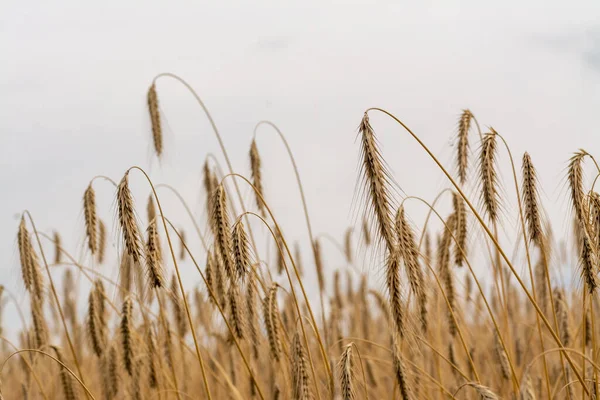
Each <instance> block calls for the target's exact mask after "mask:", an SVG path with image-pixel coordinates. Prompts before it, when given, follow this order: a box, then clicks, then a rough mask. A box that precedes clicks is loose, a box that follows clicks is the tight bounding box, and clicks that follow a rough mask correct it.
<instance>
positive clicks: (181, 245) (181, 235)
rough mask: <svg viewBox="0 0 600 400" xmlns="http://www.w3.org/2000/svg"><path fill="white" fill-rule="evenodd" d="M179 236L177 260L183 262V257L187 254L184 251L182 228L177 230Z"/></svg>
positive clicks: (183, 232) (184, 243)
mask: <svg viewBox="0 0 600 400" xmlns="http://www.w3.org/2000/svg"><path fill="white" fill-rule="evenodd" d="M179 236H180V237H181V240H180V247H179V259H180V260H181V261H183V260H185V256H186V254H187V251H186V250H185V245H186V242H185V231H184V230H183V228H180V229H179Z"/></svg>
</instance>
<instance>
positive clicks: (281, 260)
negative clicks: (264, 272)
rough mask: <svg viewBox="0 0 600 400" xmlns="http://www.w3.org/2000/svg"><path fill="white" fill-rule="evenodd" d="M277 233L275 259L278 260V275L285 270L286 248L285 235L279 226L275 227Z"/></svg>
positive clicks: (274, 230)
mask: <svg viewBox="0 0 600 400" xmlns="http://www.w3.org/2000/svg"><path fill="white" fill-rule="evenodd" d="M273 232H275V258H276V260H277V273H278V274H280V275H281V274H282V273H283V271H284V269H285V255H284V254H283V253H282V252H283V249H284V248H285V247H284V245H283V235H282V234H281V230H280V229H279V227H278V226H277V225H275V226H273Z"/></svg>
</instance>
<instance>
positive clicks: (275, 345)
mask: <svg viewBox="0 0 600 400" xmlns="http://www.w3.org/2000/svg"><path fill="white" fill-rule="evenodd" d="M263 309H264V319H265V328H266V330H267V338H268V339H269V349H270V351H271V357H273V359H274V360H275V361H277V362H278V361H279V358H280V353H281V339H280V337H279V319H278V318H277V313H278V312H279V308H278V307H277V284H275V283H274V284H273V286H271V288H270V289H269V293H268V294H267V296H266V297H265V299H264V301H263Z"/></svg>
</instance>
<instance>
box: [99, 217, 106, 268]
mask: <svg viewBox="0 0 600 400" xmlns="http://www.w3.org/2000/svg"><path fill="white" fill-rule="evenodd" d="M105 254H106V225H104V221H102V220H101V219H100V218H98V263H99V264H102V263H103V262H104V255H105Z"/></svg>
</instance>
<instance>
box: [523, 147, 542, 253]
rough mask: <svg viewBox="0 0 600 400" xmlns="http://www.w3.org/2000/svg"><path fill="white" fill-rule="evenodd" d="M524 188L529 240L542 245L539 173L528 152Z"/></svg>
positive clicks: (524, 169) (524, 171) (524, 156)
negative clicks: (538, 188) (538, 189)
mask: <svg viewBox="0 0 600 400" xmlns="http://www.w3.org/2000/svg"><path fill="white" fill-rule="evenodd" d="M522 170H523V186H522V187H521V192H522V196H523V205H524V206H525V222H527V229H528V233H529V240H531V241H532V242H533V243H535V244H537V245H538V246H539V245H541V244H542V219H541V217H540V209H539V201H538V191H537V183H538V182H537V173H536V171H535V168H534V166H533V163H532V162H531V157H530V156H529V154H528V153H527V152H526V153H525V154H523V168H522Z"/></svg>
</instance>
